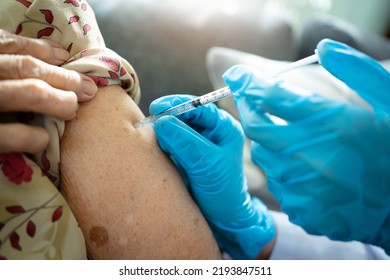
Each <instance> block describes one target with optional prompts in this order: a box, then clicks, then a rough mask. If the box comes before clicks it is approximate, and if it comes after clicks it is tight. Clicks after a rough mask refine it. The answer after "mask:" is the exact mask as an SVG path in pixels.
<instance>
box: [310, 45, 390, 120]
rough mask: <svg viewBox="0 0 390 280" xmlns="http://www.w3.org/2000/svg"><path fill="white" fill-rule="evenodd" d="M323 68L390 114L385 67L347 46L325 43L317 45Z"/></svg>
mask: <svg viewBox="0 0 390 280" xmlns="http://www.w3.org/2000/svg"><path fill="white" fill-rule="evenodd" d="M317 50H318V54H319V56H320V60H321V64H322V66H323V67H324V68H325V69H326V70H327V71H329V72H330V73H331V74H332V75H334V76H335V77H336V78H338V79H340V80H342V81H343V82H344V83H346V84H347V85H348V86H349V87H350V88H351V89H353V90H354V91H356V92H357V93H358V94H359V95H360V96H361V97H362V98H364V99H365V100H366V101H367V102H369V103H370V104H371V105H372V106H373V107H374V108H375V109H380V110H383V111H386V112H390V73H389V72H387V71H386V69H384V68H383V67H382V65H381V64H380V63H379V62H378V61H376V60H374V59H373V58H371V57H369V56H368V55H366V54H364V53H362V52H359V51H357V50H355V49H353V48H351V47H349V46H347V45H345V44H342V43H339V42H336V41H332V40H329V39H324V40H322V41H320V42H319V43H318V45H317Z"/></svg>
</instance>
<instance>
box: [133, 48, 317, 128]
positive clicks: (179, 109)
mask: <svg viewBox="0 0 390 280" xmlns="http://www.w3.org/2000/svg"><path fill="white" fill-rule="evenodd" d="M318 61H319V58H318V54H317V50H315V54H313V55H311V56H308V57H305V58H302V59H300V60H297V61H295V62H292V63H290V64H288V65H286V66H284V67H282V68H281V69H279V70H278V71H276V72H274V73H273V74H272V75H273V76H278V75H280V74H282V73H285V72H287V71H290V70H293V69H296V68H299V67H302V66H305V65H308V64H312V63H315V62H318ZM231 95H233V92H232V91H231V90H230V89H229V87H224V88H220V89H217V90H215V91H212V92H209V93H206V94H204V95H202V96H199V97H196V98H194V99H192V100H189V101H186V102H184V103H181V104H179V105H176V106H173V107H171V108H169V109H167V110H165V111H164V112H162V113H160V114H156V115H150V116H149V117H146V118H144V119H142V120H140V121H139V122H137V123H135V125H134V127H135V128H139V127H144V126H147V125H152V124H154V123H155V122H156V120H157V119H159V118H161V117H163V116H168V115H170V116H178V115H181V114H184V113H186V112H188V111H191V110H194V109H196V108H198V107H200V106H203V105H206V104H209V103H212V102H217V101H219V100H221V99H224V98H226V97H229V96H231Z"/></svg>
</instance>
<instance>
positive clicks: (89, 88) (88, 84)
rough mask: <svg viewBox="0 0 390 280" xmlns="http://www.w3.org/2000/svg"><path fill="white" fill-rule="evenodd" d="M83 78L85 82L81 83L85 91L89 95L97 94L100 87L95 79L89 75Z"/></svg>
mask: <svg viewBox="0 0 390 280" xmlns="http://www.w3.org/2000/svg"><path fill="white" fill-rule="evenodd" d="M82 79H83V82H82V84H81V90H82V91H83V93H84V94H85V95H88V96H89V97H90V96H93V95H95V93H96V92H97V91H98V87H97V85H96V84H95V83H94V81H93V80H92V79H91V78H89V77H87V76H83V77H82Z"/></svg>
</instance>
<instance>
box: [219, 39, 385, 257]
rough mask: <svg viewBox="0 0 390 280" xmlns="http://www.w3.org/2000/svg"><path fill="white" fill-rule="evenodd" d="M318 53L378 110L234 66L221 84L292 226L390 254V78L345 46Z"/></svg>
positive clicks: (326, 45) (327, 46)
mask: <svg viewBox="0 0 390 280" xmlns="http://www.w3.org/2000/svg"><path fill="white" fill-rule="evenodd" d="M317 50H318V52H319V55H320V60H321V63H322V65H323V67H324V68H325V69H326V70H328V71H329V72H330V73H331V74H333V75H334V76H336V77H337V78H338V79H340V80H342V81H344V82H345V83H346V84H347V85H348V86H349V87H350V88H351V89H353V90H355V91H356V92H357V93H358V94H359V95H360V96H361V97H363V98H364V99H365V100H366V101H368V102H369V103H370V104H371V105H372V107H373V109H374V110H368V109H365V108H363V107H359V106H356V105H352V104H345V103H340V102H336V101H331V100H328V99H326V98H324V97H321V96H320V95H316V94H312V95H309V96H302V95H300V94H299V91H300V90H299V89H296V88H293V87H290V86H289V85H287V84H285V83H283V82H282V81H281V80H280V79H278V78H271V77H267V75H265V74H264V73H260V72H256V71H255V70H253V69H249V68H247V67H242V66H236V67H233V68H231V69H229V70H228V71H227V72H226V73H225V74H224V80H225V82H226V84H227V85H228V86H229V87H230V88H231V89H232V90H233V92H235V94H236V96H235V102H236V106H237V107H238V111H239V112H240V118H241V122H242V125H243V128H244V131H245V133H246V135H247V136H248V137H249V138H250V139H252V140H253V143H252V147H251V152H252V159H253V161H254V162H255V163H256V164H257V165H259V166H260V167H261V168H262V169H263V170H264V171H265V173H266V175H267V182H268V187H269V189H270V191H271V192H272V193H273V194H274V195H275V197H276V198H277V200H278V201H279V202H280V204H281V208H282V210H283V211H284V212H285V213H286V214H288V215H289V218H290V220H291V221H292V222H293V223H295V224H298V225H300V226H302V227H303V228H304V229H305V230H306V231H307V232H309V233H312V234H318V235H327V236H328V237H330V238H331V239H336V240H359V241H362V242H365V243H370V244H374V245H378V246H381V247H382V248H384V249H385V250H386V252H387V253H390V215H389V214H390V116H389V113H390V75H389V73H388V72H387V71H386V70H385V69H383V68H382V66H381V65H380V64H379V63H378V62H377V61H375V60H373V59H372V58H370V57H368V56H366V55H364V54H362V53H360V52H358V51H357V50H354V49H352V48H350V47H348V46H346V45H344V44H341V43H338V42H335V41H331V40H323V41H321V42H320V43H319V44H318V46H317ZM303 78H304V77H303ZM269 115H274V116H277V117H279V118H281V119H284V120H285V121H286V122H287V123H286V124H285V125H277V124H275V123H274V122H272V121H271V119H270V118H269Z"/></svg>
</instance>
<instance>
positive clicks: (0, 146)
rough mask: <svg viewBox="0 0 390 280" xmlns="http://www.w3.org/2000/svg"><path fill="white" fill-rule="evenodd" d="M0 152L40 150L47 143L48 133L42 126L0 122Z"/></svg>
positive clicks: (32, 151)
mask: <svg viewBox="0 0 390 280" xmlns="http://www.w3.org/2000/svg"><path fill="white" fill-rule="evenodd" d="M0 135H1V137H0V153H9V152H27V153H32V154H33V153H36V152H39V151H42V150H43V149H44V148H45V147H46V146H47V145H48V143H49V133H48V132H47V131H46V130H45V129H43V128H42V127H37V126H29V125H25V124H0Z"/></svg>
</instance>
